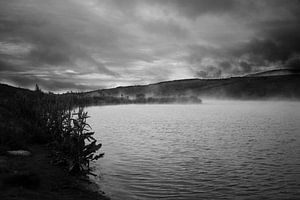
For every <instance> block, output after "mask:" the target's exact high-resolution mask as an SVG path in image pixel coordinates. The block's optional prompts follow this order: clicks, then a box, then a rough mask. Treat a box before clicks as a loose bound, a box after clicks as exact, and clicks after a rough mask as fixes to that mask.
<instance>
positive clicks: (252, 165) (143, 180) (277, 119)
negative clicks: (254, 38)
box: [88, 101, 300, 200]
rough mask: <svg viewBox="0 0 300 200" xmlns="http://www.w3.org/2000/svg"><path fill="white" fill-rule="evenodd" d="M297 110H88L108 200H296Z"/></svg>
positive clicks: (255, 105) (299, 169)
mask: <svg viewBox="0 0 300 200" xmlns="http://www.w3.org/2000/svg"><path fill="white" fill-rule="evenodd" d="M299 105H300V104H299V103H297V102H292V103H291V102H288V103H287V102H274V103H270V102H218V101H216V102H211V103H208V104H203V105H146V106H145V105H130V106H103V107H91V108H88V111H89V114H90V115H91V116H92V118H90V121H89V122H90V124H91V126H92V127H93V128H94V131H96V133H97V135H96V136H97V137H99V139H101V141H102V143H103V151H104V152H105V153H106V154H105V158H103V159H100V160H99V161H97V163H95V167H96V169H98V170H99V173H100V174H101V177H100V178H97V179H95V181H96V182H97V183H99V185H100V186H101V187H102V189H104V191H105V192H106V193H108V194H109V195H110V196H111V197H112V199H113V200H114V199H115V200H118V199H146V200H147V199H158V198H160V199H167V200H168V199H297V198H299V197H300V196H299V195H300V194H299V191H300V157H299V155H300V140H299V132H300V123H299V121H300V106H299Z"/></svg>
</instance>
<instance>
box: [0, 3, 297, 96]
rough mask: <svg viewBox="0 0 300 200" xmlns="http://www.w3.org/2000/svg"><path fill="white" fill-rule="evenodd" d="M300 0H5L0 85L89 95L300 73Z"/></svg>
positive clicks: (0, 6) (0, 9) (0, 8)
mask: <svg viewBox="0 0 300 200" xmlns="http://www.w3.org/2000/svg"><path fill="white" fill-rule="evenodd" d="M299 56H300V1H299V0H268V1H267V0H256V1H253V0H252V1H251V0H239V1H238V0H0V82H2V83H9V84H13V85H16V86H21V87H28V88H32V86H33V85H35V83H38V84H39V85H40V86H41V88H43V89H44V90H51V91H55V92H62V91H67V90H73V91H78V90H80V91H86V90H93V89H100V88H108V87H115V86H120V85H136V84H147V83H155V82H159V81H166V80H174V79H185V78H220V77H228V76H239V75H243V74H247V73H253V72H257V71H262V70H268V69H276V68H297V67H299V63H300V62H299V60H300V58H299Z"/></svg>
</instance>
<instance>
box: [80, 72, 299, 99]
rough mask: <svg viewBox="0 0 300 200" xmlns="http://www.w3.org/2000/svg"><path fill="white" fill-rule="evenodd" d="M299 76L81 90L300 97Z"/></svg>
mask: <svg viewBox="0 0 300 200" xmlns="http://www.w3.org/2000/svg"><path fill="white" fill-rule="evenodd" d="M299 86H300V75H299V74H292V75H278V76H275V75H274V76H246V77H233V78H226V79H185V80H175V81H167V82H161V83H156V84H150V85H138V86H128V87H117V88H112V89H103V90H96V91H91V92H87V93H84V96H86V97H97V96H114V97H121V96H128V97H130V98H135V96H136V95H137V94H145V95H146V97H166V96H167V97H168V96H173V97H177V96H191V95H194V96H199V97H200V98H228V99H268V98H282V99H290V98H291V99H300V89H299Z"/></svg>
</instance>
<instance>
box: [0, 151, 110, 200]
mask: <svg viewBox="0 0 300 200" xmlns="http://www.w3.org/2000/svg"><path fill="white" fill-rule="evenodd" d="M28 150H29V151H30V152H31V153H32V155H31V156H26V157H25V156H11V155H0V170H1V171H0V199H5V200H10V199H11V200H12V199H14V200H16V199H17V200H21V199H22V200H23V199H24V200H27V199H28V200H31V199H45V200H48V199H49V200H56V199H57V200H69V199H74V200H77V199H78V200H81V199H86V200H109V199H110V198H109V197H107V196H105V194H104V192H102V191H101V190H99V188H98V186H97V185H96V184H95V183H93V182H91V181H90V180H89V178H88V177H78V176H72V175H70V174H69V173H68V172H67V171H66V170H64V169H63V168H62V167H60V166H55V165H53V164H51V158H50V156H49V155H50V150H49V149H48V148H47V146H46V145H32V146H29V147H28ZM1 163H2V164H1ZM17 176H19V177H21V179H22V180H21V179H19V180H14V179H16V177H17Z"/></svg>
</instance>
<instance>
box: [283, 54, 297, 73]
mask: <svg viewBox="0 0 300 200" xmlns="http://www.w3.org/2000/svg"><path fill="white" fill-rule="evenodd" d="M285 68H287V69H298V70H299V69H300V56H297V57H296V56H295V57H292V58H291V59H289V60H287V61H286V63H285Z"/></svg>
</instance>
